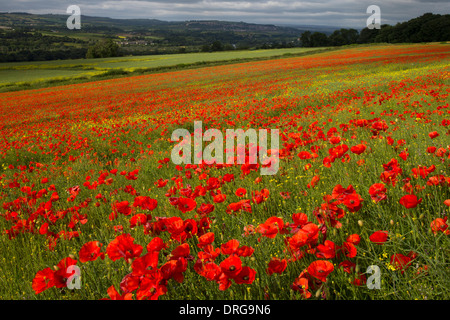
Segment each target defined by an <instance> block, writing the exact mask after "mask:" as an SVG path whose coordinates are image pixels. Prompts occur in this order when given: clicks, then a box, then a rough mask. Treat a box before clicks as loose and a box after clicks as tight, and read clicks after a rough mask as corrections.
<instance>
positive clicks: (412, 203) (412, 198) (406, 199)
mask: <svg viewBox="0 0 450 320" xmlns="http://www.w3.org/2000/svg"><path fill="white" fill-rule="evenodd" d="M421 202H422V198H420V199H418V198H417V196H416V195H414V194H407V195H405V196H403V197H401V199H400V200H399V203H400V204H401V205H402V206H404V207H405V208H406V209H411V208H415V207H417V205H418V204H419V203H421Z"/></svg>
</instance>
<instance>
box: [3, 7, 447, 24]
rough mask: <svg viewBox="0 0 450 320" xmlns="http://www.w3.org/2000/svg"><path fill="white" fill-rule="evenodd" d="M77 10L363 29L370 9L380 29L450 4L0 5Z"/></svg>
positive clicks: (49, 10)
mask: <svg viewBox="0 0 450 320" xmlns="http://www.w3.org/2000/svg"><path fill="white" fill-rule="evenodd" d="M70 5H78V6H79V7H80V9H81V14H82V15H87V16H97V17H110V18H119V19H125V18H127V19H130V18H131V19H132V18H140V19H141V18H144V19H158V20H166V21H185V20H225V21H237V22H238V21H243V22H248V23H262V24H275V25H318V26H338V27H347V28H348V27H351V28H357V29H362V28H364V27H365V26H366V21H367V19H368V18H369V16H370V15H371V14H370V13H367V12H366V11H367V8H368V7H369V6H370V5H377V6H378V7H379V8H380V11H381V24H390V25H395V24H396V23H397V22H403V21H407V20H409V19H412V18H415V17H418V16H421V15H422V14H424V13H427V12H432V13H435V14H437V13H439V14H449V13H450V0H318V1H310V0H307V1H303V0H302V1H296V0H226V1H218V0H97V1H95V0H0V12H28V13H36V14H44V13H55V14H67V13H66V10H67V7H69V6H70Z"/></svg>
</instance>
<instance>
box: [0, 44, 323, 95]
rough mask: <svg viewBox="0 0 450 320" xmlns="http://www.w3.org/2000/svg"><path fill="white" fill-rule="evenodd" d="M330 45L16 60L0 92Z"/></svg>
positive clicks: (1, 70)
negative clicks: (50, 59)
mask: <svg viewBox="0 0 450 320" xmlns="http://www.w3.org/2000/svg"><path fill="white" fill-rule="evenodd" d="M325 50H330V49H329V48H288V49H269V50H251V51H231V52H230V51H227V52H212V53H187V54H170V55H169V54H167V55H150V56H134V57H117V58H102V59H77V60H56V61H34V62H13V63H2V64H0V92H5V91H15V90H21V89H30V88H39V87H47V86H54V85H55V84H68V83H75V82H81V81H89V80H98V79H99V78H112V77H117V76H121V75H133V74H142V73H151V72H158V71H165V70H170V69H185V68H189V67H195V66H205V65H213V64H217V63H226V62H240V61H242V62H244V61H250V60H258V59H267V58H275V57H283V56H297V55H303V54H308V53H312V52H318V51H325Z"/></svg>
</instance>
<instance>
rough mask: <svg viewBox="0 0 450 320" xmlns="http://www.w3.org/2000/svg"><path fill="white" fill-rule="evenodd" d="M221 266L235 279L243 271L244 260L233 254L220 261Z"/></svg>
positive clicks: (227, 274) (226, 273)
mask: <svg viewBox="0 0 450 320" xmlns="http://www.w3.org/2000/svg"><path fill="white" fill-rule="evenodd" d="M220 268H221V269H222V272H223V273H224V274H225V275H226V276H227V277H228V278H231V279H233V278H235V277H236V276H237V275H238V274H239V272H241V269H242V261H241V259H240V258H239V257H238V256H236V255H234V254H233V255H231V256H229V257H228V258H226V259H225V260H223V261H222V262H221V263H220Z"/></svg>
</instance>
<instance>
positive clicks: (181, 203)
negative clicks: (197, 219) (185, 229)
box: [177, 198, 197, 213]
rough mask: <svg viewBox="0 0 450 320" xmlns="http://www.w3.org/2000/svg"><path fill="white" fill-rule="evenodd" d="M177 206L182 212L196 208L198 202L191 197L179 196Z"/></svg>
mask: <svg viewBox="0 0 450 320" xmlns="http://www.w3.org/2000/svg"><path fill="white" fill-rule="evenodd" d="M177 206H178V209H179V210H180V211H181V212H183V213H186V212H189V211H192V210H194V209H195V207H196V206H197V203H196V202H195V201H194V200H192V199H191V198H179V199H178V204H177Z"/></svg>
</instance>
